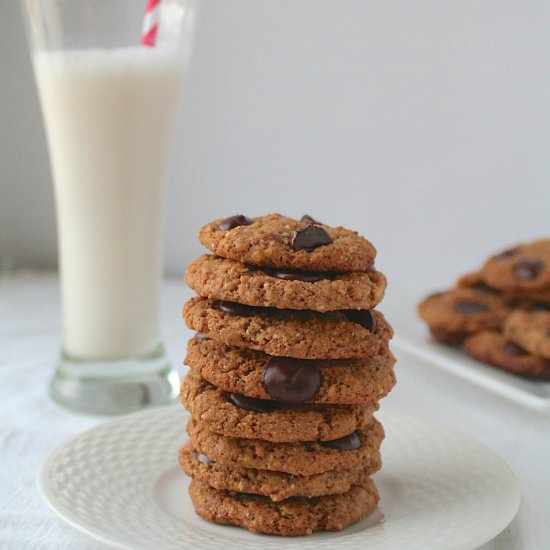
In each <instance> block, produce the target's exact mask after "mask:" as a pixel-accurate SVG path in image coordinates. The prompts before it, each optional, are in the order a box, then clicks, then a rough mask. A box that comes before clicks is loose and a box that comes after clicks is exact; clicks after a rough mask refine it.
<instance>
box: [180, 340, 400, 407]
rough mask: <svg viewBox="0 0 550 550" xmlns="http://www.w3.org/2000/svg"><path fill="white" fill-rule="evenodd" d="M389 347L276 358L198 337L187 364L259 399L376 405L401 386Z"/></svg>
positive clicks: (189, 348)
mask: <svg viewBox="0 0 550 550" xmlns="http://www.w3.org/2000/svg"><path fill="white" fill-rule="evenodd" d="M394 363H395V358H394V357H393V355H392V353H391V352H390V351H389V350H387V351H386V352H385V353H383V354H381V355H376V356H374V357H371V358H367V359H347V360H334V359H333V360H320V359H317V360H311V359H292V358H288V357H273V356H271V355H266V354H265V353H263V352H261V351H254V350H248V349H244V348H233V347H229V346H225V345H224V344H220V343H219V342H216V341H215V340H211V339H205V338H199V339H197V338H192V339H191V340H189V343H188V346H187V357H186V358H185V364H186V365H189V366H190V367H191V369H192V370H193V371H195V372H197V373H198V374H199V375H200V376H201V377H202V378H204V379H205V380H207V381H208V382H210V383H211V384H213V385H214V386H216V387H218V388H220V389H222V390H225V391H227V392H233V393H238V394H243V395H246V396H247V397H253V398H257V399H268V400H269V399H274V400H276V401H284V402H287V403H288V402H293V403H330V404H359V405H367V404H371V405H372V404H375V403H377V402H378V401H379V400H380V399H381V398H383V397H384V396H385V395H387V394H388V392H389V391H390V390H391V389H392V388H393V386H394V385H395V375H394V373H393V368H392V367H393V365H394Z"/></svg>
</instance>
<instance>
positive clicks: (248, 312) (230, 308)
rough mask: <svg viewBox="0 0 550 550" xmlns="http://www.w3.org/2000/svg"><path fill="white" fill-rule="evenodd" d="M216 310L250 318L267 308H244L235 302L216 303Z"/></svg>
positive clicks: (244, 306)
mask: <svg viewBox="0 0 550 550" xmlns="http://www.w3.org/2000/svg"><path fill="white" fill-rule="evenodd" d="M218 308H219V309H220V310H221V311H223V312H224V313H230V314H231V315H238V316H239V317H252V316H253V315H258V314H259V313H261V311H262V310H267V308H259V307H254V306H246V305H244V304H238V303H237V302H218Z"/></svg>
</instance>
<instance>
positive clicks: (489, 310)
mask: <svg viewBox="0 0 550 550" xmlns="http://www.w3.org/2000/svg"><path fill="white" fill-rule="evenodd" d="M508 312H509V308H508V305H507V304H506V303H505V302H504V301H503V300H502V299H501V298H500V296H499V295H498V294H492V293H489V292H486V291H484V290H478V289H475V288H465V287H455V288H453V289H451V290H447V291H444V292H438V293H436V294H432V295H430V296H428V297H427V298H425V299H424V300H423V301H422V302H420V304H419V305H418V313H419V315H420V317H421V318H422V319H423V320H424V321H425V322H426V323H427V325H428V327H429V329H430V332H431V333H432V335H433V337H434V338H435V339H436V340H438V341H440V342H444V343H449V344H458V343H460V342H462V341H463V340H464V338H466V337H467V336H468V335H470V334H473V333H475V332H479V331H480V330H488V329H497V328H499V327H500V326H501V325H502V323H503V321H504V319H505V318H506V316H507V314H508Z"/></svg>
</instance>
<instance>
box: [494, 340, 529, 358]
mask: <svg viewBox="0 0 550 550" xmlns="http://www.w3.org/2000/svg"><path fill="white" fill-rule="evenodd" d="M500 349H501V350H502V351H503V352H504V353H506V354H507V355H514V356H517V355H527V352H526V351H525V350H524V349H522V348H520V347H519V346H516V344H513V343H512V342H504V344H502V346H501V347H500Z"/></svg>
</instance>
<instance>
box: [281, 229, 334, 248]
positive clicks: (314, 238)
mask: <svg viewBox="0 0 550 550" xmlns="http://www.w3.org/2000/svg"><path fill="white" fill-rule="evenodd" d="M330 243H332V239H331V238H330V235H329V234H328V233H327V232H326V231H325V230H324V229H323V228H322V227H319V226H318V225H308V226H307V227H304V228H303V229H298V230H297V231H294V235H292V241H291V245H292V248H293V250H295V251H296V252H298V251H299V250H305V251H306V252H311V251H313V250H315V249H316V248H318V247H320V246H324V245H327V244H330Z"/></svg>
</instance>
